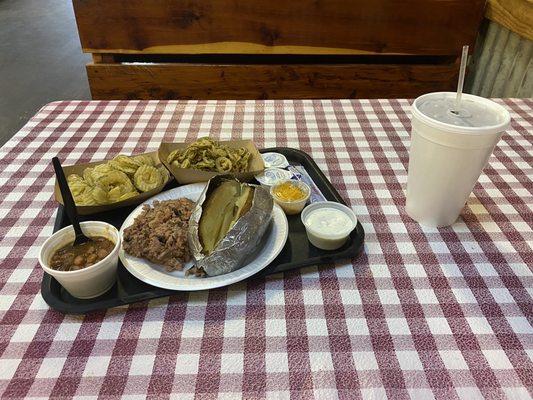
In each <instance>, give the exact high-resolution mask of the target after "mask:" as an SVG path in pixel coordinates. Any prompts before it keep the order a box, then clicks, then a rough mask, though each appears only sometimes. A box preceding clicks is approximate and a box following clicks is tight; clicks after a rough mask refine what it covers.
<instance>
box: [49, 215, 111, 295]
mask: <svg viewBox="0 0 533 400" xmlns="http://www.w3.org/2000/svg"><path fill="white" fill-rule="evenodd" d="M80 225H81V228H82V230H83V232H84V233H85V235H87V236H89V237H90V238H91V239H93V240H92V241H91V242H88V243H84V244H81V245H76V246H73V245H72V243H73V242H74V229H73V228H72V226H67V227H66V228H63V229H61V230H59V231H57V232H55V233H54V234H53V235H52V236H51V237H49V238H48V239H47V240H46V241H45V242H44V243H43V245H42V246H41V252H40V253H39V263H40V264H41V267H42V268H43V270H44V271H45V272H46V273H48V274H50V275H52V276H53V277H54V278H55V279H56V280H57V281H58V282H59V283H60V284H61V286H63V288H65V290H67V291H68V292H69V293H70V294H71V295H72V296H74V297H77V298H79V299H90V298H93V297H97V296H100V295H101V294H103V293H105V292H107V291H108V290H109V289H110V288H111V287H112V286H113V284H114V283H115V280H116V271H117V265H118V253H119V249H120V235H119V232H118V230H117V229H116V228H115V227H114V226H112V225H110V224H107V223H105V222H101V221H89V222H82V223H81V224H80Z"/></svg>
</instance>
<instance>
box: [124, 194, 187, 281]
mask: <svg viewBox="0 0 533 400" xmlns="http://www.w3.org/2000/svg"><path fill="white" fill-rule="evenodd" d="M193 207H194V203H193V202H192V201H191V200H189V199H185V198H182V199H178V200H166V201H154V203H153V205H152V207H150V206H149V205H145V206H144V207H143V211H142V213H141V214H140V215H139V216H138V217H137V218H135V221H134V222H133V224H132V225H131V226H129V227H128V228H126V229H125V230H124V241H123V247H124V251H126V253H128V254H131V255H132V256H135V257H141V258H145V259H147V260H148V261H151V262H154V263H156V264H161V265H164V266H165V267H166V269H167V271H176V270H182V269H183V263H185V262H187V261H189V260H190V259H191V255H190V253H189V244H188V242H187V229H188V226H189V218H190V217H191V213H192V210H193Z"/></svg>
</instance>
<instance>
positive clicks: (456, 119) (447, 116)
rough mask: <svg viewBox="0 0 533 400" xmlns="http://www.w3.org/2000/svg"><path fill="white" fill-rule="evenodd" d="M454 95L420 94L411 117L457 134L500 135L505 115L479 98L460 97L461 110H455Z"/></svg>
mask: <svg viewBox="0 0 533 400" xmlns="http://www.w3.org/2000/svg"><path fill="white" fill-rule="evenodd" d="M455 95H456V94H455V93H453V92H436V93H428V94H425V95H422V96H420V97H418V98H417V99H416V100H415V102H414V103H413V107H412V110H413V114H414V115H416V116H417V117H418V118H420V119H422V120H423V121H424V122H426V123H428V124H430V125H433V126H436V127H438V128H442V129H445V130H449V131H454V132H461V133H486V132H501V131H502V130H504V129H505V128H506V127H507V125H508V124H509V121H510V115H509V112H508V111H507V110H506V109H505V108H504V107H502V106H501V105H499V104H496V103H495V102H493V101H491V100H488V99H485V98H483V97H479V96H473V95H469V94H464V95H463V96H462V100H461V108H460V109H459V110H455Z"/></svg>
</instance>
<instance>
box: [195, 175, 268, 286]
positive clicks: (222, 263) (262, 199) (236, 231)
mask: <svg viewBox="0 0 533 400" xmlns="http://www.w3.org/2000/svg"><path fill="white" fill-rule="evenodd" d="M228 179H231V180H236V179H235V178H234V177H233V176H231V175H229V176H228V175H219V176H216V177H214V178H212V179H211V180H210V181H209V182H208V183H207V186H206V188H205V189H204V191H203V192H202V194H201V195H200V198H199V199H198V202H197V203H196V206H195V208H194V210H193V213H192V215H191V218H190V220H189V237H188V239H189V247H190V250H191V254H192V256H193V258H194V260H195V261H196V266H197V267H201V268H203V270H204V271H205V272H206V273H207V275H209V276H216V275H222V274H227V273H229V272H232V271H235V270H237V269H239V268H240V267H242V266H243V263H244V261H245V259H246V258H247V257H248V256H249V255H250V254H253V253H254V252H255V251H256V250H257V248H258V246H259V244H260V243H261V240H262V238H263V236H264V234H265V232H266V230H267V228H268V227H269V225H270V220H271V218H272V209H273V207H274V201H273V199H272V196H271V195H270V193H269V191H268V190H266V189H265V188H263V187H261V186H258V185H250V186H253V187H254V189H255V190H254V196H253V200H252V206H251V208H250V210H249V211H248V212H246V213H245V214H244V215H242V216H241V217H240V218H239V219H238V220H237V222H236V223H235V225H234V226H233V227H232V228H231V229H230V230H229V231H228V233H227V234H226V236H225V237H224V238H223V239H222V240H221V241H220V242H219V243H218V245H217V246H216V247H215V249H214V250H213V251H212V252H211V253H210V254H209V255H205V254H203V252H202V250H203V247H202V244H201V241H200V238H199V235H198V227H199V222H200V218H201V216H202V212H203V209H202V205H203V204H204V202H205V201H206V199H207V198H208V197H209V195H210V194H211V193H212V191H213V190H214V189H215V188H216V187H218V186H219V185H220V184H221V183H222V182H224V181H225V180H228ZM246 185H249V184H246Z"/></svg>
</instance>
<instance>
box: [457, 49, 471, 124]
mask: <svg viewBox="0 0 533 400" xmlns="http://www.w3.org/2000/svg"><path fill="white" fill-rule="evenodd" d="M467 59H468V46H463V54H462V55H461V67H460V68H459V81H458V82H457V96H456V97H455V109H454V111H455V114H458V113H459V110H460V109H461V95H462V94H463V85H464V83H465V71H466V61H467Z"/></svg>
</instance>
